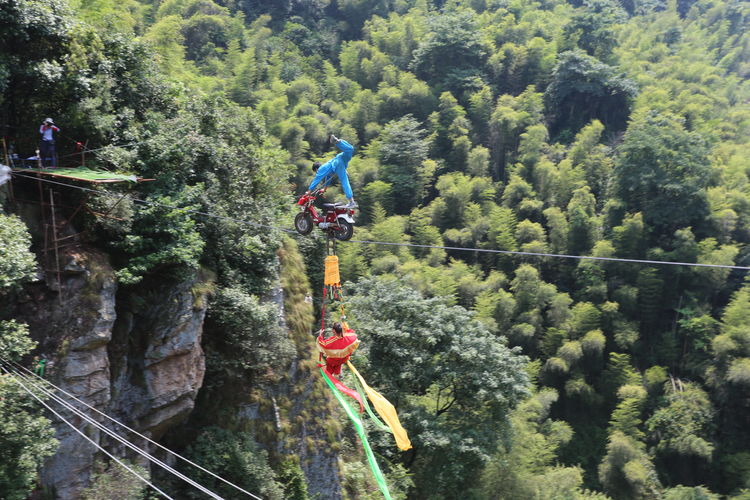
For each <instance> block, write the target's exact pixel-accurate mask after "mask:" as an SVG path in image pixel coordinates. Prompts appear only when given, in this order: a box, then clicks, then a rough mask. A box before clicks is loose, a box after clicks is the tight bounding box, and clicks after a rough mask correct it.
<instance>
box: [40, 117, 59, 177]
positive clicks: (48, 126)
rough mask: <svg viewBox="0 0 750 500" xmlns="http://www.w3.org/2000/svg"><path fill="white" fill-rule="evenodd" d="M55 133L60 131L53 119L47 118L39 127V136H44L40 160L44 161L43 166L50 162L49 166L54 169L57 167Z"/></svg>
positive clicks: (41, 143) (41, 142)
mask: <svg viewBox="0 0 750 500" xmlns="http://www.w3.org/2000/svg"><path fill="white" fill-rule="evenodd" d="M54 132H60V129H59V128H57V127H56V126H55V122H53V121H52V118H45V119H44V123H42V124H41V125H40V126H39V134H40V135H41V136H42V137H41V140H40V141H39V158H41V159H42V165H43V166H47V161H48V160H49V164H50V165H51V166H52V167H53V168H54V167H57V151H56V150H55V136H54V135H53V133H54Z"/></svg>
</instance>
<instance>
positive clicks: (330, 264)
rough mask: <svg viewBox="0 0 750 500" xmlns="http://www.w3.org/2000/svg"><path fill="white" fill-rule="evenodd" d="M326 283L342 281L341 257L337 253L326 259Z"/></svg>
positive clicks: (335, 283)
mask: <svg viewBox="0 0 750 500" xmlns="http://www.w3.org/2000/svg"><path fill="white" fill-rule="evenodd" d="M324 281H325V285H326V286H328V285H338V284H340V283H341V278H340V277H339V258H338V256H336V255H329V256H328V257H326V261H325V278H324Z"/></svg>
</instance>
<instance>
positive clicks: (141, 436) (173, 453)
mask: <svg viewBox="0 0 750 500" xmlns="http://www.w3.org/2000/svg"><path fill="white" fill-rule="evenodd" d="M0 362H4V363H6V364H11V365H12V366H15V368H16V369H17V370H18V369H21V370H23V371H25V372H27V373H28V374H29V375H28V376H29V377H32V376H33V377H35V378H36V379H38V380H40V381H41V382H44V383H46V384H48V385H50V386H52V387H54V388H55V389H56V390H58V391H60V392H61V393H63V394H65V395H66V396H68V397H69V398H72V399H74V400H75V401H77V402H79V403H81V404H82V405H84V406H86V407H87V408H89V409H91V410H93V411H95V412H96V413H98V414H99V415H101V416H103V417H105V418H107V419H108V420H110V421H111V422H112V423H114V424H117V425H119V426H121V427H123V428H124V429H127V430H128V431H130V432H132V433H133V434H135V435H137V436H138V437H140V438H142V439H145V440H146V441H148V442H149V443H151V444H153V445H155V446H158V447H159V448H161V449H162V450H164V451H166V452H168V453H171V454H172V455H174V456H175V457H177V458H179V459H181V460H184V461H185V462H187V463H188V464H190V465H192V466H193V467H196V468H198V469H200V470H201V471H203V472H205V473H207V474H209V475H210V476H212V477H214V478H216V479H218V480H219V481H222V482H223V483H225V484H227V485H228V486H231V487H233V488H234V489H236V490H238V491H241V492H242V493H245V494H246V495H248V496H250V497H251V498H254V499H256V500H262V499H261V498H260V497H258V496H256V495H254V494H252V493H250V492H249V491H247V490H244V489H242V488H241V487H239V486H237V485H236V484H234V483H231V482H230V481H227V480H226V479H224V478H222V477H221V476H219V475H217V474H215V473H213V472H211V471H210V470H208V469H206V468H204V467H202V466H200V465H198V464H196V463H195V462H192V461H191V460H189V459H187V458H185V457H183V456H182V455H180V454H178V453H176V452H174V451H172V450H170V449H169V448H167V447H166V446H163V445H161V444H159V443H157V442H156V441H154V440H152V439H151V438H149V437H147V436H144V435H143V434H141V433H139V432H138V431H136V430H135V429H132V428H130V427H128V426H127V425H125V424H123V423H122V422H120V421H118V420H117V419H115V418H114V417H111V416H109V415H107V414H106V413H104V412H102V411H101V410H99V409H97V408H95V407H93V406H91V405H89V404H88V403H86V402H85V401H83V400H81V399H79V398H77V397H76V396H75V395H73V394H71V393H69V392H68V391H66V390H65V389H62V388H61V387H58V386H57V385H55V384H53V383H52V382H50V381H49V380H47V379H45V378H42V377H40V376H39V375H37V374H36V373H34V372H32V371H31V370H29V369H28V368H26V367H25V366H23V365H21V364H20V363H17V362H15V361H8V360H6V359H4V358H1V357H0Z"/></svg>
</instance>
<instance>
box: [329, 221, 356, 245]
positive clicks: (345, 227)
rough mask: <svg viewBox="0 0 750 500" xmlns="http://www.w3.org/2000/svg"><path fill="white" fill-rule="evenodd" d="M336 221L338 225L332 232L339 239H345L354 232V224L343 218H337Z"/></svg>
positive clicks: (349, 237)
mask: <svg viewBox="0 0 750 500" xmlns="http://www.w3.org/2000/svg"><path fill="white" fill-rule="evenodd" d="M338 223H339V227H338V228H337V229H336V231H335V232H334V233H333V235H334V236H335V237H336V239H337V240H339V241H346V240H349V239H351V237H352V235H353V234H354V224H352V223H351V222H348V221H345V220H344V219H339V220H338Z"/></svg>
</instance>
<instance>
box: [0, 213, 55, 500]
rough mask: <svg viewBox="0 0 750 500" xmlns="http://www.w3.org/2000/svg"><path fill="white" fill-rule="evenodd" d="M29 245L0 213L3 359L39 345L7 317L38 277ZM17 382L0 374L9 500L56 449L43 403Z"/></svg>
mask: <svg viewBox="0 0 750 500" xmlns="http://www.w3.org/2000/svg"><path fill="white" fill-rule="evenodd" d="M30 243H31V236H30V235H29V233H28V231H27V230H26V227H25V226H24V224H23V223H22V222H21V221H20V220H19V219H18V218H17V217H13V216H8V215H5V214H3V213H0V262H2V264H0V301H1V302H0V358H2V359H3V360H7V361H14V362H17V361H20V360H21V358H22V357H23V356H24V355H26V354H28V353H29V352H30V351H31V350H32V349H33V348H34V347H35V346H36V342H34V341H33V340H32V339H31V338H29V333H28V328H27V327H26V325H25V324H23V323H19V322H17V321H15V320H13V319H4V316H5V314H6V313H5V311H4V309H5V308H6V307H7V306H8V304H9V303H10V302H11V301H12V300H13V299H14V297H13V295H12V294H13V292H14V291H15V290H17V289H19V288H20V286H21V285H22V284H23V282H24V281H28V280H29V279H30V278H31V277H33V276H34V271H35V267H36V262H35V260H34V254H32V253H31V252H30V251H29V245H30ZM16 380H17V379H16V378H15V377H14V376H12V375H7V374H5V373H4V372H2V373H0V491H2V497H3V498H5V499H8V500H23V499H25V498H27V497H28V495H29V493H30V492H31V490H32V489H33V488H34V486H35V484H36V480H37V470H38V468H39V467H40V466H41V464H42V463H43V462H44V459H45V458H47V457H48V456H50V455H52V454H54V452H55V449H56V448H57V441H56V440H55V439H54V430H53V429H52V427H51V425H50V421H49V420H47V419H46V418H45V417H43V416H41V415H40V410H39V409H40V405H39V403H37V401H36V400H34V399H33V398H32V397H31V396H30V395H29V394H27V393H26V391H25V390H24V388H23V387H22V386H21V385H19V383H18V382H17V381H16ZM40 397H42V396H40Z"/></svg>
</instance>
